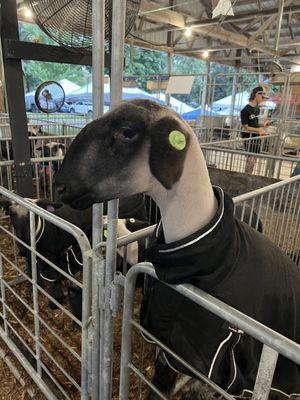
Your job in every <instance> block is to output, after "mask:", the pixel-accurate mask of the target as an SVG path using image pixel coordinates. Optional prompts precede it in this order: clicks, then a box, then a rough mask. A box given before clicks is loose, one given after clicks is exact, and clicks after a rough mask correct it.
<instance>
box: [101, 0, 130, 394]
mask: <svg viewBox="0 0 300 400" xmlns="http://www.w3.org/2000/svg"><path fill="white" fill-rule="evenodd" d="M112 4H113V7H112V30H111V31H112V46H111V48H112V59H111V91H110V103H111V105H112V106H113V105H115V104H116V103H118V102H119V101H120V100H121V99H122V86H123V68H124V38H125V16H126V0H113V3H112ZM118 204H119V203H118V200H112V201H110V202H109V203H108V226H107V252H106V254H107V256H106V272H105V311H104V338H103V340H104V349H103V375H102V383H101V388H102V391H101V394H102V397H101V400H110V399H111V391H112V366H113V360H112V353H113V317H112V312H111V309H110V296H111V285H112V282H113V275H114V270H115V265H116V250H117V219H118Z"/></svg>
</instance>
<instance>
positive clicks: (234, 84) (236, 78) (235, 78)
mask: <svg viewBox="0 0 300 400" xmlns="http://www.w3.org/2000/svg"><path fill="white" fill-rule="evenodd" d="M238 82H239V68H237V74H234V75H233V80H232V97H231V105H230V128H233V126H232V122H233V120H234V107H235V98H236V92H237V85H238Z"/></svg>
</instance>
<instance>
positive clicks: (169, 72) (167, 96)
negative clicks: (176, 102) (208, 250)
mask: <svg viewBox="0 0 300 400" xmlns="http://www.w3.org/2000/svg"><path fill="white" fill-rule="evenodd" d="M172 70H173V54H172V53H168V74H169V76H171V74H172ZM170 100H171V94H170V93H167V94H166V104H167V106H170V105H171V104H170Z"/></svg>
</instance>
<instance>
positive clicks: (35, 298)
mask: <svg viewBox="0 0 300 400" xmlns="http://www.w3.org/2000/svg"><path fill="white" fill-rule="evenodd" d="M29 215H30V217H29V218H30V246H31V248H32V249H35V248H36V246H35V242H36V235H35V214H34V213H33V212H32V211H30V212H29ZM31 271H32V295H33V310H34V340H35V353H36V364H37V373H38V376H39V377H40V378H41V377H42V367H41V348H40V343H39V338H40V321H39V317H38V315H39V301H38V289H37V274H38V271H37V264H36V254H35V253H34V252H33V251H32V252H31Z"/></svg>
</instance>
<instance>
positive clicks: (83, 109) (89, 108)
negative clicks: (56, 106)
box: [70, 101, 93, 116]
mask: <svg viewBox="0 0 300 400" xmlns="http://www.w3.org/2000/svg"><path fill="white" fill-rule="evenodd" d="M70 112H71V113H77V114H84V115H90V116H92V115H93V104H92V103H90V102H88V101H77V102H76V103H73V104H71V105H70Z"/></svg>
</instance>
